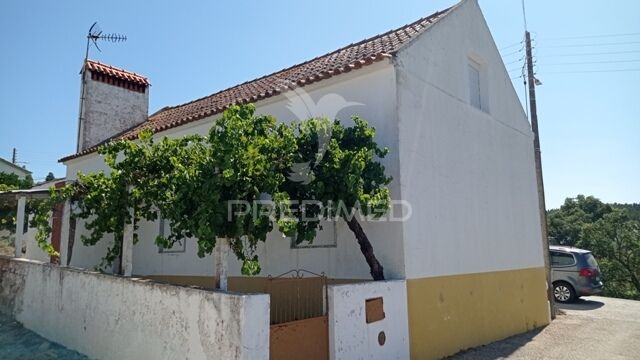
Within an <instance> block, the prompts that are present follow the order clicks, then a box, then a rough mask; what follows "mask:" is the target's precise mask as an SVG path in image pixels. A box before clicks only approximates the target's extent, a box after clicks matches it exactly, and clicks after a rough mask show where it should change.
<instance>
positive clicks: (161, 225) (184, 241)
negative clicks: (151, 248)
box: [158, 217, 187, 254]
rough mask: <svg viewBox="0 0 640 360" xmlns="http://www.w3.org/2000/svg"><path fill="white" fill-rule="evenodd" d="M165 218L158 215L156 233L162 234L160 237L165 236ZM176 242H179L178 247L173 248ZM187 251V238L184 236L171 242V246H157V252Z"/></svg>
mask: <svg viewBox="0 0 640 360" xmlns="http://www.w3.org/2000/svg"><path fill="white" fill-rule="evenodd" d="M166 223H167V222H166V220H165V219H164V218H163V217H160V221H159V224H158V225H159V226H158V235H160V236H162V237H166V236H165V225H166ZM177 244H180V247H179V248H178V249H174V248H175V246H176V245H177ZM185 252H187V239H186V238H182V239H178V240H177V241H176V242H175V243H173V246H172V247H171V248H169V249H165V248H163V247H162V246H158V253H159V254H180V253H185Z"/></svg>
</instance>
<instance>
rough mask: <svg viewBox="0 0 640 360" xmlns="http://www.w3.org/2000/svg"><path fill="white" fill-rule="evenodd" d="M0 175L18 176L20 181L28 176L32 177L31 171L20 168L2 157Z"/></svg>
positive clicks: (0, 159)
mask: <svg viewBox="0 0 640 360" xmlns="http://www.w3.org/2000/svg"><path fill="white" fill-rule="evenodd" d="M0 173H6V174H16V175H18V177H19V178H20V179H24V178H25V177H27V175H31V171H29V170H27V169H25V168H23V167H20V166H18V165H16V164H14V163H12V162H11V161H7V160H5V159H3V158H1V157H0Z"/></svg>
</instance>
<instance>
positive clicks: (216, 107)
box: [61, 0, 550, 359]
mask: <svg viewBox="0 0 640 360" xmlns="http://www.w3.org/2000/svg"><path fill="white" fill-rule="evenodd" d="M167 71H171V69H167ZM82 81H83V98H84V99H85V100H84V102H83V104H82V105H81V115H80V124H79V130H78V152H77V153H76V154H75V155H71V156H67V157H65V158H63V159H62V160H61V161H62V162H63V163H64V164H65V165H66V167H67V173H66V177H67V179H69V180H74V179H76V177H77V173H78V172H83V173H88V172H94V171H101V170H106V166H105V164H104V162H103V159H102V158H101V157H100V156H99V155H98V154H97V153H96V149H97V146H99V145H100V144H102V143H104V142H105V141H109V140H111V139H135V138H136V135H137V134H138V133H139V132H140V131H141V130H142V129H153V131H154V132H155V135H154V136H156V137H163V136H168V137H179V136H182V135H186V134H193V133H198V134H205V133H207V132H208V130H209V128H210V127H211V125H212V123H213V122H214V121H215V120H216V118H218V117H219V116H220V115H221V113H222V112H223V110H224V109H225V108H226V107H228V106H229V105H232V104H241V103H249V102H252V103H255V104H256V106H257V111H258V112H259V113H264V114H271V115H274V116H276V117H277V118H278V119H280V120H282V121H287V122H288V121H292V120H295V119H297V114H296V113H294V112H292V111H291V110H290V106H291V102H292V101H295V100H292V99H295V98H297V97H300V96H306V94H308V95H309V96H310V98H311V99H312V100H313V104H314V105H315V106H316V108H315V109H314V110H313V112H314V113H313V114H311V115H317V116H320V115H332V112H333V111H334V110H336V106H337V105H336V101H337V100H335V99H338V98H340V99H343V100H345V101H346V102H350V103H359V104H361V105H353V106H347V107H338V108H339V111H338V113H337V117H338V118H340V119H341V120H343V121H345V122H346V123H347V124H348V120H349V118H350V115H351V114H353V113H357V114H359V115H361V116H362V117H363V118H365V119H367V120H368V121H369V123H370V124H372V125H373V126H374V127H375V128H376V129H377V137H378V138H377V141H378V143H379V144H380V145H382V146H386V147H388V148H389V149H390V154H389V155H388V156H387V157H386V158H385V159H384V161H383V163H384V165H385V167H386V169H387V172H388V174H389V175H391V176H392V177H393V179H394V180H393V182H392V183H391V185H390V189H391V193H392V198H393V199H395V200H403V201H406V202H407V203H409V204H410V209H409V208H406V207H403V208H402V209H400V210H399V211H400V212H401V215H403V216H405V217H406V218H407V219H406V220H404V221H395V222H390V221H388V222H367V223H365V224H363V227H364V229H365V231H366V233H367V234H368V235H369V238H370V240H371V242H372V244H373V247H374V249H375V253H376V256H377V257H378V259H379V260H380V262H381V263H382V265H383V266H384V268H385V275H386V277H387V278H388V279H398V280H404V281H405V283H406V291H405V290H404V287H403V293H402V294H399V295H398V294H396V295H398V296H399V297H398V298H395V300H389V301H398V304H400V305H398V306H399V308H403V309H404V307H405V306H406V310H403V311H405V312H406V314H407V315H406V318H407V320H406V322H405V323H404V324H405V325H406V324H408V325H406V326H405V327H406V329H401V328H402V325H401V326H400V327H401V328H400V329H398V330H397V331H395V332H390V331H389V330H387V332H386V334H384V333H383V335H384V336H386V339H388V340H387V341H396V337H394V336H395V334H403V333H404V332H407V330H408V340H407V341H406V344H405V345H398V346H400V347H402V346H406V352H402V351H400V352H391V353H387V354H386V355H384V353H382V354H383V355H380V353H378V355H376V356H378V358H385V356H387V357H391V356H393V357H403V356H408V355H407V354H410V356H411V358H415V359H423V358H439V357H442V356H446V355H451V354H453V353H455V352H457V351H460V350H462V349H465V348H468V347H472V346H476V345H480V344H486V343H489V342H491V341H494V340H498V339H501V338H505V337H508V336H510V335H513V334H516V333H521V332H524V331H527V330H531V329H534V328H536V327H540V326H543V325H545V324H547V323H548V322H549V316H550V313H549V304H548V301H547V297H546V292H545V291H546V280H545V268H544V256H545V255H544V254H545V252H544V251H543V245H542V241H541V239H542V236H541V226H540V225H541V224H540V217H539V214H538V197H537V192H536V176H535V168H534V152H533V133H532V131H531V127H530V124H529V123H528V121H527V117H526V115H525V113H524V111H523V109H522V106H521V104H520V102H519V100H518V97H517V95H516V92H515V91H514V89H513V86H512V83H511V80H510V79H509V75H508V74H507V71H506V69H505V66H504V64H503V62H502V60H501V57H500V54H499V52H498V49H497V48H496V45H495V43H494V41H493V38H492V36H491V33H490V30H489V27H488V26H487V23H486V21H485V19H484V17H483V15H482V12H481V10H480V8H479V5H478V3H477V0H463V1H461V2H460V3H458V4H456V5H454V6H453V7H451V8H449V9H446V10H443V11H439V12H436V13H434V14H432V15H429V16H427V17H424V18H421V19H419V20H417V21H415V22H413V23H411V24H407V25H405V26H402V27H400V28H398V29H395V30H391V31H388V32H385V33H383V34H380V35H377V36H374V37H372V38H369V39H365V40H362V41H360V42H357V43H354V44H351V45H348V46H346V47H343V48H340V49H338V50H335V51H333V52H330V53H328V54H325V55H322V56H319V57H317V58H314V59H312V60H309V61H307V62H304V63H301V64H298V65H294V66H292V67H289V68H287V69H283V70H280V71H278V72H275V73H273V74H270V75H267V76H264V77H261V78H258V79H255V80H251V81H248V82H245V83H242V84H240V85H237V86H234V87H231V88H229V89H226V90H222V91H219V92H216V93H214V94H212V95H209V96H206V97H203V98H200V99H197V100H194V101H192V102H189V103H185V104H182V105H177V106H169V107H165V108H162V109H160V110H159V111H157V112H155V113H153V114H152V115H148V116H147V114H148V96H149V87H148V85H149V82H148V81H147V79H146V78H144V77H142V76H140V75H137V74H135V73H131V72H129V71H126V70H123V69H119V68H115V67H111V66H108V65H104V64H100V63H98V62H95V61H91V60H89V61H87V62H86V63H85V65H84V67H83V69H82ZM158 86H162V84H159V85H158ZM301 94H302V95H301ZM335 95H339V97H336V96H335ZM323 99H325V100H326V99H334V100H335V101H323ZM67 216H68V214H67ZM164 226H165V224H163V223H162V222H160V221H159V222H155V223H144V224H142V225H141V228H140V242H139V243H138V244H137V245H136V246H135V247H134V249H133V273H134V274H136V275H138V276H144V277H149V278H154V279H160V280H165V281H169V282H174V283H182V284H200V285H205V286H207V285H208V284H211V283H212V282H213V278H212V275H213V273H214V260H213V258H212V257H211V256H208V257H205V258H198V257H197V256H196V244H195V241H194V240H193V239H185V241H184V242H183V243H180V244H178V245H177V246H175V247H174V248H173V249H171V250H169V251H166V250H165V251H161V250H159V249H158V247H157V246H156V245H155V244H154V238H155V236H157V234H158V233H159V232H162V231H166V229H164V228H163V227H164ZM69 227H70V226H69V221H68V220H66V221H64V222H63V225H62V230H61V231H62V238H63V243H65V239H66V238H68V237H69V233H71V234H72V236H71V238H69V240H70V241H72V243H73V248H72V250H73V251H72V256H71V259H70V264H71V265H72V266H76V267H83V268H92V267H94V266H95V265H96V264H97V263H98V262H99V260H100V258H101V257H102V256H103V255H104V253H105V248H106V245H107V244H108V241H112V239H105V240H104V241H102V243H99V244H98V245H96V246H93V247H85V246H83V245H82V244H81V242H80V240H79V236H80V235H81V233H82V232H84V231H86V230H85V229H84V227H83V223H82V222H81V221H78V223H77V224H75V228H74V229H72V230H73V231H69ZM315 244H316V245H317V244H321V245H322V246H294V245H292V243H291V241H290V240H289V239H286V238H283V237H282V236H281V235H280V234H278V233H276V232H274V233H273V234H272V235H271V236H270V237H269V239H268V240H267V242H266V244H264V245H262V246H260V247H259V249H258V254H259V256H260V259H261V266H262V274H261V275H259V278H258V280H256V279H249V278H243V277H241V276H240V264H239V263H238V262H237V261H235V260H234V259H233V258H229V261H230V269H229V272H230V276H231V279H230V287H231V288H234V286H235V288H236V290H242V289H248V288H251V284H255V282H256V281H259V279H262V280H265V279H266V277H267V275H273V276H275V275H278V274H281V273H285V272H287V271H289V270H292V269H305V270H308V271H311V272H314V273H318V274H320V273H324V274H326V275H327V276H328V278H329V281H330V282H331V281H333V282H354V281H364V280H369V279H370V276H369V269H368V266H367V264H366V263H365V261H364V259H363V257H362V254H361V253H360V250H359V248H358V245H357V243H356V241H355V239H354V237H353V234H352V233H351V232H350V231H349V229H348V228H347V227H346V224H344V223H342V222H337V223H335V224H334V225H333V226H325V228H324V230H323V232H322V233H320V234H319V239H318V240H317V241H316V242H315ZM64 251H66V250H64ZM232 285H233V286H232ZM253 290H255V288H253ZM384 301H385V304H387V301H388V300H386V298H385V300H384ZM273 302H274V300H273V298H272V303H273ZM336 306H338V307H339V305H336ZM387 309H388V307H385V311H389V313H390V311H391V310H387ZM383 316H384V313H383ZM400 324H403V322H400ZM332 331H333V330H332ZM354 331H356V330H354ZM332 334H333V335H332V336H334V338H337V337H336V336H337V335H335V334H334V333H332ZM372 334H373V333H372ZM367 336H368V335H367ZM371 336H373V337H371V338H367V339H369V340H366V339H365V340H363V341H364V342H367V341H368V342H371V344H373V345H370V346H369V345H367V348H368V349H369V348H370V350H367V351H374V352H375V351H383V350H376V349H387V348H388V347H387V348H384V347H383V346H382V345H378V344H379V342H380V332H376V333H375V334H374V335H371ZM398 337H399V338H400V340H398V341H400V343H402V341H403V340H402V338H403V335H398ZM374 338H375V340H371V339H374ZM331 341H332V342H331V345H330V346H332V347H334V348H335V347H336V346H337V345H336V341H338V340H335V339H334V340H331ZM382 343H384V341H382ZM351 345H353V344H350V345H349V346H347V345H345V344H341V345H340V346H342V347H341V349H344V351H345V353H344V354H343V355H342V356H343V357H345V358H348V357H349V351H350V350H348V349H355V350H353V351H357V349H361V347H358V346H356V345H353V346H351ZM361 345H362V344H361ZM332 349H333V348H332ZM371 349H373V350H371ZM334 350H335V349H334ZM332 354H334V355H332V356H333V357H335V353H334V352H332ZM354 354H356V353H352V355H354Z"/></svg>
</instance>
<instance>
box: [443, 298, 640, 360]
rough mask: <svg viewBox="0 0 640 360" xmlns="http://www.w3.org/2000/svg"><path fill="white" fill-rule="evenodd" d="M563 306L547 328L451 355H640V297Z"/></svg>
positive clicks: (609, 359) (610, 359) (567, 358)
mask: <svg viewBox="0 0 640 360" xmlns="http://www.w3.org/2000/svg"><path fill="white" fill-rule="evenodd" d="M560 308H561V309H562V312H563V313H564V314H561V315H558V316H557V318H556V320H554V321H553V322H552V323H551V325H549V326H547V327H546V328H544V329H538V330H535V331H531V332H528V333H525V334H521V335H516V336H513V337H510V338H508V339H505V340H502V341H498V342H495V343H492V344H489V345H486V346H481V347H478V348H474V349H470V350H467V351H465V352H462V353H460V354H457V355H455V356H453V357H451V359H454V360H462V359H563V360H572V359H576V360H577V359H579V360H585V359H606V360H616V359H640V301H633V300H622V299H613V298H606V297H597V296H592V297H588V298H585V299H581V300H579V301H578V302H576V303H574V304H568V305H560Z"/></svg>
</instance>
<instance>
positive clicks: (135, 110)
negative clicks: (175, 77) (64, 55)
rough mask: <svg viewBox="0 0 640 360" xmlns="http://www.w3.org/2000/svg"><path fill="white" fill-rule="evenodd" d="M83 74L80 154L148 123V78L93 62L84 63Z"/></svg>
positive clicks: (79, 137)
mask: <svg viewBox="0 0 640 360" xmlns="http://www.w3.org/2000/svg"><path fill="white" fill-rule="evenodd" d="M80 74H81V76H82V83H81V96H80V119H79V122H78V144H77V151H78V152H80V151H82V150H85V149H88V148H90V147H92V146H95V145H98V144H100V143H102V142H104V141H105V140H107V139H109V138H111V137H113V136H115V135H117V134H120V133H122V132H124V131H125V130H127V129H130V128H132V127H134V126H136V125H139V124H141V123H143V122H144V121H146V120H147V116H148V113H149V81H148V80H147V78H145V77H143V76H140V75H138V74H135V73H133V72H130V71H126V70H123V69H118V68H116V67H113V66H110V65H105V64H102V63H99V62H97V61H93V60H86V61H85V63H84V66H83V67H82V70H81V71H80Z"/></svg>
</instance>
